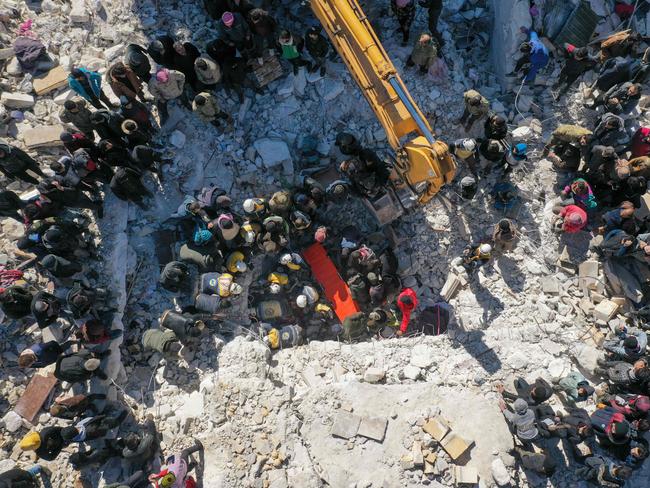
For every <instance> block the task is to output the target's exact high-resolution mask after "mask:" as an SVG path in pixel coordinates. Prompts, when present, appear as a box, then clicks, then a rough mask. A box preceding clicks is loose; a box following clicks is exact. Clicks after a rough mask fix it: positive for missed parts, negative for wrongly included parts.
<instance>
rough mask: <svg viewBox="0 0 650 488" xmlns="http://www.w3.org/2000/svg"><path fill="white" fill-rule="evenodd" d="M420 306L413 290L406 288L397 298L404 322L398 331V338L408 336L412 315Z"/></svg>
mask: <svg viewBox="0 0 650 488" xmlns="http://www.w3.org/2000/svg"><path fill="white" fill-rule="evenodd" d="M417 306H418V297H417V295H416V294H415V291H413V290H412V289H411V288H405V289H404V290H402V293H400V294H399V296H398V297H397V308H399V309H400V311H401V312H402V321H401V323H400V326H399V331H397V335H398V336H402V335H404V334H406V332H407V331H408V328H409V323H410V321H411V313H412V312H413V310H415V308H416V307H417Z"/></svg>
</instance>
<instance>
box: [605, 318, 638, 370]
mask: <svg viewBox="0 0 650 488" xmlns="http://www.w3.org/2000/svg"><path fill="white" fill-rule="evenodd" d="M602 347H603V349H604V350H605V353H606V355H607V359H608V360H610V361H626V362H628V363H633V362H634V361H636V360H638V359H641V358H642V357H643V356H645V353H646V348H647V347H648V336H647V334H646V333H645V331H643V330H641V329H637V328H635V327H627V326H625V325H619V327H618V328H617V329H616V336H615V337H614V338H612V339H609V340H606V341H605V342H604V343H603V346H602Z"/></svg>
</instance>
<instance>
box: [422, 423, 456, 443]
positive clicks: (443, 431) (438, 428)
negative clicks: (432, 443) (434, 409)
mask: <svg viewBox="0 0 650 488" xmlns="http://www.w3.org/2000/svg"><path fill="white" fill-rule="evenodd" d="M422 429H423V430H424V431H425V432H426V433H427V434H429V435H430V436H431V437H433V438H434V439H435V440H437V441H438V442H440V441H441V440H442V439H443V437H445V436H446V435H447V432H449V430H450V429H449V426H448V425H447V423H446V422H445V421H444V420H443V419H441V418H440V417H436V418H433V419H429V421H428V422H427V423H426V424H424V425H423V426H422Z"/></svg>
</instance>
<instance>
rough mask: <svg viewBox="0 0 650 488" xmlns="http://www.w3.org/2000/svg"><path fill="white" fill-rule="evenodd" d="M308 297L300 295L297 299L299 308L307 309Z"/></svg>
mask: <svg viewBox="0 0 650 488" xmlns="http://www.w3.org/2000/svg"><path fill="white" fill-rule="evenodd" d="M307 303H308V302H307V296H306V295H298V296H297V297H296V305H297V306H298V308H307Z"/></svg>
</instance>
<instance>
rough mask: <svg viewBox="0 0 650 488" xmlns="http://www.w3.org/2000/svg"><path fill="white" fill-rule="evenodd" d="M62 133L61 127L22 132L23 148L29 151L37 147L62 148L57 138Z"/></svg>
mask: <svg viewBox="0 0 650 488" xmlns="http://www.w3.org/2000/svg"><path fill="white" fill-rule="evenodd" d="M61 132H63V127H62V126H60V125H52V126H41V127H34V128H33V129H27V130H26V131H25V132H23V134H22V136H23V140H24V142H25V146H27V147H28V148H30V149H36V148H39V147H57V146H63V143H62V142H61V139H60V138H59V136H60V135H61Z"/></svg>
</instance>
